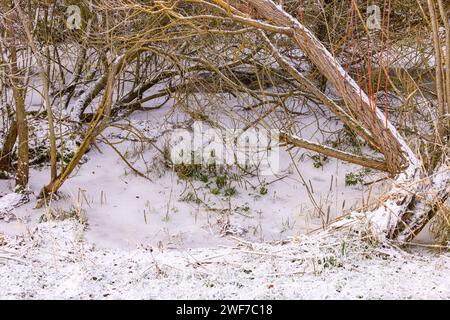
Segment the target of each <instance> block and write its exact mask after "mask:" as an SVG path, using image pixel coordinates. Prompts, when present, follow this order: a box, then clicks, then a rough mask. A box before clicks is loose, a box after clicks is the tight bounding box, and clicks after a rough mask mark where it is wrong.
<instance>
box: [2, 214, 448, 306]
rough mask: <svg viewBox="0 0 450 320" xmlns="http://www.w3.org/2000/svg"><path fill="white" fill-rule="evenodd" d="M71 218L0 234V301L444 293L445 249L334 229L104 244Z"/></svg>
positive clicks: (426, 296)
mask: <svg viewBox="0 0 450 320" xmlns="http://www.w3.org/2000/svg"><path fill="white" fill-rule="evenodd" d="M84 233H85V231H84V227H83V226H82V225H80V224H78V223H77V222H75V221H73V220H65V221H63V222H48V223H42V224H38V225H37V227H36V229H35V230H31V231H30V233H29V235H28V236H20V237H10V236H3V237H2V238H0V275H1V276H0V298H3V299H15V298H21V299H43V298H50V299H53V298H62V299H181V298H184V299H196V298H198V299H206V298H209V299H221V298H229V299H284V298H291V299H322V298H324V299H350V298H355V299H382V298H385V299H432V298H433V299H435V298H436V299H449V298H450V277H449V274H450V254H448V253H445V254H440V255H437V254H431V253H425V252H421V253H419V252H415V254H414V255H411V254H408V253H406V252H404V251H400V250H397V249H394V248H390V247H387V246H386V245H384V246H380V245H369V244H368V242H363V241H361V240H360V239H359V238H358V237H351V236H349V235H342V234H340V235H339V237H337V236H336V237H335V236H326V237H324V236H320V235H314V236H310V237H306V236H301V237H299V238H294V239H292V240H290V241H288V242H286V243H284V244H281V243H278V244H277V243H275V244H267V243H263V244H255V243H248V242H245V241H239V239H237V238H236V239H235V240H234V241H235V243H234V245H231V246H221V247H218V248H216V249H205V248H202V249H186V250H162V251H161V250H159V249H158V248H157V247H153V248H151V247H140V248H137V249H134V250H124V249H104V248H99V247H96V246H95V244H94V243H92V242H90V241H89V240H86V239H85V237H84Z"/></svg>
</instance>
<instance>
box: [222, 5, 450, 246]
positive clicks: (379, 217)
mask: <svg viewBox="0 0 450 320" xmlns="http://www.w3.org/2000/svg"><path fill="white" fill-rule="evenodd" d="M213 2H215V3H216V4H218V5H220V6H222V7H225V8H227V10H228V12H229V15H231V16H232V17H233V18H234V19H235V20H237V21H239V22H241V23H245V24H248V25H251V26H254V27H257V28H259V29H262V30H266V31H270V32H279V33H282V34H284V35H286V36H288V37H290V38H291V39H292V41H293V42H294V43H295V44H296V45H297V46H298V47H299V48H300V49H301V50H302V51H303V52H304V53H305V54H306V55H307V56H308V58H309V59H310V60H311V62H312V63H313V64H314V65H315V67H316V68H317V70H319V71H320V72H321V73H322V74H323V75H324V76H325V77H326V78H327V79H328V81H329V82H330V83H331V84H332V85H333V86H334V87H335V88H336V89H337V90H338V92H339V93H340V95H341V96H342V98H343V100H344V101H345V104H346V107H347V109H348V110H349V113H350V114H352V115H353V116H354V117H355V119H356V120H357V121H358V122H359V123H361V124H362V125H363V126H364V127H365V128H366V129H367V130H368V131H369V132H370V134H371V135H372V137H373V138H375V139H376V141H377V143H378V145H379V151H380V152H381V153H382V154H383V155H384V157H385V161H386V166H387V170H388V171H389V172H390V173H391V174H393V175H394V174H395V175H397V179H396V180H395V182H394V187H393V189H392V190H391V191H390V193H389V194H388V195H386V197H385V199H384V201H383V203H382V204H381V205H380V206H379V207H378V208H377V209H376V210H374V211H372V212H367V213H366V215H365V216H366V217H367V218H368V223H369V225H370V227H371V228H372V229H373V230H376V231H377V233H379V234H382V235H384V236H386V237H388V238H391V239H398V240H401V241H404V240H410V239H412V238H413V237H414V236H415V235H417V233H418V232H419V231H420V230H421V229H422V228H423V227H424V226H425V224H426V223H427V222H428V221H429V219H430V218H431V217H432V216H433V215H434V214H435V213H436V211H437V210H438V209H439V206H440V205H441V204H442V203H443V202H445V201H446V199H447V198H448V194H449V190H448V188H449V187H448V185H449V181H448V180H449V177H448V164H447V165H442V166H441V167H439V169H438V170H437V171H436V172H435V174H434V175H432V178H429V179H422V170H421V162H420V161H419V160H418V158H417V157H416V155H415V154H414V152H413V151H412V150H411V148H410V147H409V146H408V144H407V143H406V142H405V140H404V139H403V138H402V136H401V135H400V134H399V133H398V131H397V130H396V128H395V127H394V126H393V125H392V124H390V123H389V122H388V120H387V119H386V118H385V117H384V115H383V113H382V112H381V111H380V110H378V108H376V107H375V104H374V102H373V101H371V100H370V99H369V97H368V96H367V95H366V94H365V93H364V91H363V90H362V89H361V88H360V87H359V85H358V84H357V83H356V82H355V81H354V80H353V79H352V78H351V77H350V75H349V74H348V73H347V72H346V71H345V70H344V69H343V68H342V66H341V65H340V64H339V63H338V62H337V60H336V59H335V58H334V57H333V56H332V55H331V53H330V52H329V51H328V50H327V49H326V48H325V47H324V45H323V44H322V43H321V42H320V41H319V40H318V39H317V38H316V37H315V36H314V35H313V34H312V32H311V31H310V30H308V29H307V28H306V27H305V26H304V25H302V24H301V23H300V22H299V21H298V20H296V19H295V18H294V17H292V16H291V15H289V14H288V13H287V12H285V11H284V10H283V9H282V7H281V6H278V5H276V4H275V3H274V2H273V1H271V0H248V1H247V3H248V4H249V5H250V6H251V7H252V8H251V10H247V11H246V12H243V11H242V9H241V11H239V10H238V9H236V8H233V7H230V4H229V1H227V2H224V1H221V0H215V1H213ZM261 18H263V19H264V20H266V22H261V20H260V19H261ZM282 67H283V66H282ZM285 69H286V68H285ZM331 111H334V110H331ZM425 191H426V192H425Z"/></svg>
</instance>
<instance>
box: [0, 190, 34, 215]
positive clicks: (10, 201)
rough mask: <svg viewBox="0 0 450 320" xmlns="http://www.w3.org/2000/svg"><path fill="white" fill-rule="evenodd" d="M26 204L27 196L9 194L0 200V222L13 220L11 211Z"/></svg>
mask: <svg viewBox="0 0 450 320" xmlns="http://www.w3.org/2000/svg"><path fill="white" fill-rule="evenodd" d="M26 202H28V196H27V195H24V194H20V193H9V194H7V195H5V196H3V197H1V198H0V220H4V221H5V222H8V221H10V220H11V219H14V218H15V215H14V213H12V212H11V211H13V210H14V208H16V207H18V206H20V205H22V204H24V203H26Z"/></svg>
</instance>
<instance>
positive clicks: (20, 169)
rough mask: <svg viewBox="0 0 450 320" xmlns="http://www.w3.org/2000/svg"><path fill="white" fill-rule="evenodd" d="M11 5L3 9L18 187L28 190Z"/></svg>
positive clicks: (24, 123) (25, 138)
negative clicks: (12, 101) (16, 145)
mask: <svg viewBox="0 0 450 320" xmlns="http://www.w3.org/2000/svg"><path fill="white" fill-rule="evenodd" d="M9 5H10V7H8V6H7V5H6V4H5V3H3V5H2V9H5V11H4V12H7V13H8V14H6V15H5V18H4V20H5V24H6V25H5V27H6V36H7V38H8V40H9V41H10V45H9V54H10V58H9V72H10V81H11V84H12V90H13V97H14V102H15V110H16V121H17V135H18V138H19V141H18V142H19V145H18V162H17V177H16V185H17V186H18V187H20V188H26V186H27V185H28V176H29V154H28V125H27V118H26V110H25V99H24V90H23V88H22V85H21V78H20V72H19V67H18V62H17V48H16V34H15V31H14V28H13V22H14V21H15V16H14V14H13V10H11V7H13V3H12V2H10V3H9Z"/></svg>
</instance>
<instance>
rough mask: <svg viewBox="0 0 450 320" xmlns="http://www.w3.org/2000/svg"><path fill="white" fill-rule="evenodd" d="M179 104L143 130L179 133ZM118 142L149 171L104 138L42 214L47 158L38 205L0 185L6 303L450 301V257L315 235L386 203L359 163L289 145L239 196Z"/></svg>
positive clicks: (122, 138)
mask: <svg viewBox="0 0 450 320" xmlns="http://www.w3.org/2000/svg"><path fill="white" fill-rule="evenodd" d="M167 112H168V110H167V109H161V110H157V111H152V112H136V113H135V114H133V116H132V117H131V124H132V125H133V126H134V127H137V128H139V129H140V131H141V132H143V134H144V135H146V138H149V139H153V138H155V137H156V136H158V134H160V133H161V132H162V131H164V130H165V129H167V128H170V119H169V120H168V119H167V116H166V114H167ZM214 113H217V112H216V111H211V112H210V114H214ZM219 117H220V116H219ZM176 118H177V119H176V120H177V121H178V122H179V123H183V121H184V119H180V117H178V116H177V117H176ZM249 120H251V119H249ZM298 123H299V132H301V134H302V136H303V137H305V138H308V139H325V138H326V137H323V136H322V134H323V133H322V132H321V131H318V129H317V126H318V125H319V126H321V128H322V129H325V130H326V129H330V131H332V130H333V129H335V128H334V127H333V125H334V124H333V123H320V124H319V123H317V120H316V118H315V117H311V116H306V117H304V118H303V119H299V120H298ZM329 126H330V127H329ZM35 127H36V128H37V130H38V131H39V125H38V124H37V125H36V126H35ZM45 132H46V131H45V127H43V129H42V128H41V133H39V132H38V134H37V135H36V139H37V140H36V141H38V140H39V139H41V140H45V139H46V138H45V137H42V136H40V134H42V133H45ZM105 136H106V137H107V138H108V139H109V141H110V142H111V143H114V146H115V147H116V148H117V151H120V152H121V153H122V154H123V155H126V157H127V159H128V161H129V164H131V165H133V167H134V168H136V169H137V170H139V171H140V172H142V173H144V174H145V175H146V176H147V178H143V177H141V176H139V175H136V174H134V173H133V172H132V170H131V169H130V168H129V166H128V165H127V164H125V163H124V161H123V160H122V159H121V157H120V156H119V155H118V154H117V152H116V151H114V150H113V149H112V148H111V147H110V146H109V145H108V144H107V143H105V142H102V141H100V140H99V141H98V143H97V144H96V145H95V146H93V147H92V149H91V151H90V152H89V153H88V155H87V157H86V159H85V160H86V161H85V162H84V163H83V165H81V166H80V167H79V168H77V170H76V171H75V172H74V173H73V174H72V175H71V177H70V179H69V180H67V182H66V183H65V184H64V186H63V188H62V190H61V193H60V196H61V198H60V199H55V200H54V201H52V203H51V204H50V207H47V208H41V209H35V205H36V202H37V199H36V195H37V194H38V193H39V190H40V189H41V188H42V186H43V185H44V184H46V183H47V182H48V179H49V170H48V168H47V167H46V165H44V166H43V167H42V168H39V167H36V166H33V168H32V171H31V174H30V178H31V180H30V186H29V188H30V192H31V193H30V194H29V200H30V201H29V202H28V203H25V204H23V203H24V202H25V200H24V199H23V198H22V197H18V196H17V195H14V194H11V192H12V191H13V189H14V181H12V180H10V181H8V180H6V181H5V180H0V197H2V198H0V199H1V200H3V202H2V203H3V204H4V206H3V207H0V298H8V299H10V298H33V299H41V298H83V299H95V298H98V299H114V298H119V299H125V298H131V299H142V298H151V299H177V298H186V299H194V298H200V299H204V298H214V299H218V298H237V299H258V298H259V299H265V298H270V299H272V298H273V299H275V298H292V299H300V298H329V299H331V298H343V299H347V298H357V299H369V298H372V299H379V298H422V299H425V298H450V277H449V274H450V273H449V268H450V255H449V254H441V255H437V254H435V253H430V252H427V251H424V250H422V251H414V254H409V253H406V252H404V251H401V250H398V249H395V248H392V247H388V246H386V245H384V247H383V246H382V245H380V244H369V243H368V242H367V241H362V240H361V236H360V235H353V236H350V235H347V234H334V235H326V236H324V235H323V234H322V235H321V234H317V233H313V234H310V232H311V231H313V230H317V229H321V228H322V227H323V226H325V225H327V224H328V223H329V222H331V221H332V220H333V219H334V218H335V217H338V216H340V215H342V214H344V213H345V212H348V211H349V210H351V209H354V208H358V207H361V206H363V205H364V206H367V205H368V204H370V203H372V202H376V201H377V198H378V196H379V195H380V194H382V193H383V191H384V190H386V188H387V187H388V186H389V185H388V182H389V180H383V181H381V182H380V183H370V184H368V185H363V184H361V183H357V184H356V185H354V186H346V183H345V180H346V179H345V178H346V174H348V173H357V172H358V170H360V168H358V167H357V166H354V165H349V164H346V163H342V162H339V161H336V160H333V159H329V160H326V161H325V160H323V159H317V158H316V159H314V158H313V157H312V155H313V154H308V153H304V151H303V150H298V149H297V150H293V151H292V154H291V155H289V154H288V153H287V152H286V151H283V152H282V154H281V155H280V156H281V171H280V172H279V173H278V174H277V175H273V176H265V177H261V176H260V177H258V176H245V175H238V177H235V178H233V175H232V174H231V173H227V174H228V182H227V186H228V187H230V188H232V189H233V190H234V191H233V194H231V195H224V190H220V193H219V194H215V192H213V191H212V190H213V187H214V186H215V183H216V182H215V177H214V176H211V177H208V181H199V180H198V179H188V180H186V179H182V178H180V177H179V176H178V175H177V174H176V173H175V172H174V171H173V170H171V169H169V168H167V167H166V166H164V164H163V163H162V159H161V154H160V153H159V152H158V150H157V149H156V148H154V147H153V146H152V144H151V143H145V144H141V143H139V142H136V137H133V136H132V135H131V136H130V134H129V133H128V132H127V131H124V130H123V127H120V128H119V127H117V126H115V127H114V128H112V129H109V130H108V131H107V132H106V133H105ZM127 138H131V139H127ZM159 140H164V139H159ZM67 141H68V143H67V147H68V148H69V150H68V152H69V151H71V150H72V149H73V147H74V146H75V143H74V139H68V140H67ZM119 142H120V143H119ZM162 142H163V141H159V145H158V147H159V148H162V147H163V144H161V143H162ZM116 143H117V144H116ZM36 144H39V142H36ZM71 148H72V149H71ZM291 156H292V158H291ZM293 160H294V161H293ZM317 161H321V163H320V165H317V164H318V163H317ZM383 177H384V175H383V174H379V173H378V174H377V173H371V174H369V175H367V176H364V180H365V181H366V182H373V181H376V180H379V179H380V178H383ZM193 195H195V198H193ZM6 200H8V201H6ZM16 204H17V206H18V207H17V208H15V207H16ZM2 218H3V220H2ZM5 220H8V221H5ZM46 220H50V221H49V222H42V221H46ZM79 221H81V222H82V224H80V223H79ZM306 234H310V235H308V236H307V235H306Z"/></svg>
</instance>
